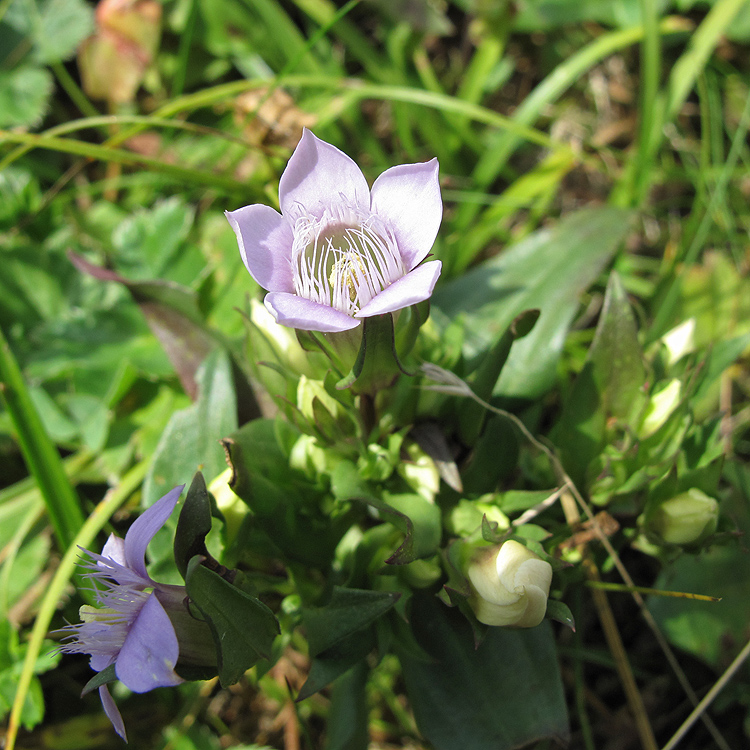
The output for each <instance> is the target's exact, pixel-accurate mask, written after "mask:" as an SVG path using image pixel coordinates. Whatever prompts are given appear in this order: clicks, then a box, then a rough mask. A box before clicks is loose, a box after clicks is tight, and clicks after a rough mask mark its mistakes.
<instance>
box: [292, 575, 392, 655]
mask: <svg viewBox="0 0 750 750" xmlns="http://www.w3.org/2000/svg"><path fill="white" fill-rule="evenodd" d="M400 596H401V594H399V593H397V592H391V591H368V590H365V589H347V588H343V587H341V586H334V588H333V595H332V596H331V600H330V602H328V604H327V605H326V606H324V607H310V608H308V609H305V610H303V612H302V622H303V623H304V625H305V628H306V630H307V641H308V644H309V647H310V653H311V654H312V655H313V656H321V655H326V654H330V653H331V650H332V649H334V647H336V646H337V644H340V643H341V642H342V641H344V639H346V638H347V637H348V636H350V635H352V634H353V633H356V632H358V631H360V630H362V629H363V628H366V627H367V626H368V625H370V624H372V623H373V622H375V620H377V619H378V618H379V617H381V616H382V615H384V614H385V613H386V612H387V611H388V610H389V609H391V607H393V605H394V604H395V603H396V602H397V601H398V599H399V597H400ZM336 655H338V654H336Z"/></svg>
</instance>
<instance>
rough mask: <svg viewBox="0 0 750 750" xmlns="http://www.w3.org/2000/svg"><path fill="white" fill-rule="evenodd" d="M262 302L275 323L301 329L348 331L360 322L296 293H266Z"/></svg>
mask: <svg viewBox="0 0 750 750" xmlns="http://www.w3.org/2000/svg"><path fill="white" fill-rule="evenodd" d="M374 301H375V300H373V302H374ZM264 303H265V305H266V308H267V309H268V311H269V312H270V313H271V315H273V317H274V318H275V319H276V322H277V323H281V325H285V326H289V327H290V328H299V329H300V330H302V331H323V332H326V333H327V332H332V331H348V330H350V329H351V328H356V327H357V326H358V325H359V324H360V321H359V320H356V319H355V318H352V317H350V316H349V315H347V314H346V313H343V312H340V311H339V310H334V309H333V308H332V307H326V306H325V305H321V304H320V303H319V302H313V301H312V300H309V299H305V298H304V297H298V296H297V295H296V294H287V293H286V292H271V293H270V294H267V295H266V298H265V300H264Z"/></svg>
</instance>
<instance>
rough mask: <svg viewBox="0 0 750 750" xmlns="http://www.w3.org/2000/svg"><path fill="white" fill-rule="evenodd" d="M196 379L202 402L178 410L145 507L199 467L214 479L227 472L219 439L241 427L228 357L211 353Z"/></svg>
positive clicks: (159, 455) (161, 450) (155, 461)
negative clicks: (238, 423) (238, 420)
mask: <svg viewBox="0 0 750 750" xmlns="http://www.w3.org/2000/svg"><path fill="white" fill-rule="evenodd" d="M197 380H198V386H199V396H198V400H197V401H196V403H195V404H193V405H192V406H190V407H188V408H187V409H183V410H181V411H178V412H175V414H174V415H173V416H172V419H171V420H170V421H169V424H168V425H167V428H166V430H165V431H164V433H163V435H162V437H161V440H160V441H159V446H158V447H157V449H156V454H155V456H154V459H153V464H152V468H151V470H150V471H149V474H148V476H147V477H146V482H145V486H144V505H145V506H146V507H148V506H150V505H152V504H153V503H154V502H156V500H158V499H159V498H160V497H161V496H162V495H164V494H165V493H166V492H168V491H169V490H171V489H172V487H174V486H176V485H178V484H182V483H183V482H185V480H186V478H187V477H189V476H193V474H195V472H196V470H197V469H198V467H199V466H200V467H202V471H203V473H204V474H205V475H206V476H208V477H210V478H211V479H213V478H214V477H217V476H218V475H219V474H221V472H222V471H224V469H225V468H226V463H225V460H224V452H223V451H222V448H221V445H220V443H219V440H220V439H221V438H223V437H224V436H226V435H228V434H230V433H231V432H232V431H233V430H236V429H237V400H236V396H235V392H234V382H233V378H232V366H231V362H230V360H229V356H228V355H227V353H226V352H224V351H221V350H217V351H215V352H213V353H212V354H211V355H209V357H208V358H207V359H206V361H205V362H204V363H203V365H202V366H201V368H200V369H199V371H198V375H197Z"/></svg>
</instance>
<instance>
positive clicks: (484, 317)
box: [432, 207, 630, 399]
mask: <svg viewBox="0 0 750 750" xmlns="http://www.w3.org/2000/svg"><path fill="white" fill-rule="evenodd" d="M629 217H630V214H629V213H627V212H625V211H622V210H620V209H616V208H611V207H599V208H591V209H584V210H581V211H578V212H576V213H574V214H571V215H569V216H567V217H565V218H564V219H562V220H561V221H560V223H559V224H558V225H557V226H555V227H554V228H553V229H542V230H540V231H537V232H535V233H534V234H532V235H530V236H528V237H526V238H525V239H523V240H522V241H521V242H519V243H518V244H516V245H513V246H512V247H510V248H508V249H507V250H505V251H504V252H503V253H502V254H501V255H498V256H496V257H494V258H491V259H490V260H488V261H486V262H485V263H482V264H481V265H479V266H478V267H477V268H474V269H472V270H471V271H469V272H468V273H466V274H464V275H463V276H462V277H460V278H458V279H456V280H454V281H451V282H449V283H448V284H446V285H445V286H443V287H440V288H438V289H437V290H436V292H435V294H434V295H433V297H432V303H433V307H434V308H435V307H436V308H438V309H439V311H440V313H442V315H443V316H444V320H452V319H453V318H455V317H456V316H458V315H462V316H463V321H464V330H465V340H464V348H463V352H464V356H465V357H466V358H467V360H469V361H470V362H471V361H477V360H478V359H479V358H481V357H482V356H483V355H484V353H485V352H486V351H488V349H489V348H490V346H492V343H493V342H494V341H496V340H497V339H498V337H499V336H500V335H501V334H502V333H503V331H504V330H505V329H506V328H507V327H508V326H509V325H510V323H511V322H512V321H513V319H514V318H515V317H516V316H517V315H519V314H520V313H521V312H523V311H524V310H528V309H531V308H538V309H539V310H541V315H540V317H539V321H538V323H537V324H536V326H535V327H534V330H533V331H532V332H531V333H530V334H529V335H528V336H526V337H525V338H524V339H523V341H519V342H518V343H517V344H516V345H515V346H514V347H513V350H512V352H511V354H510V356H509V357H508V361H507V363H506V364H505V366H504V368H503V372H502V375H501V376H500V380H499V381H498V384H497V386H496V388H495V390H494V393H495V395H503V396H508V397H518V398H527V399H534V398H537V397H539V396H540V395H541V394H543V393H544V392H545V391H547V390H548V389H549V388H550V387H551V386H552V385H553V383H554V381H555V368H556V364H557V360H558V358H559V356H560V353H561V351H562V346H563V342H564V340H565V335H566V334H567V331H568V329H569V327H570V324H571V322H572V321H573V318H574V316H575V314H576V310H577V309H578V304H579V297H580V295H581V294H582V293H583V291H584V290H585V289H586V288H587V287H588V286H589V285H590V284H591V283H592V282H593V281H595V280H596V278H597V277H598V276H599V274H600V273H601V270H602V269H603V267H604V266H605V264H606V263H607V262H608V260H609V259H610V258H611V257H612V255H613V254H614V252H615V251H616V250H617V247H618V246H619V244H620V243H621V241H622V240H623V238H624V236H625V233H626V232H627V229H628V223H629V222H628V219H629Z"/></svg>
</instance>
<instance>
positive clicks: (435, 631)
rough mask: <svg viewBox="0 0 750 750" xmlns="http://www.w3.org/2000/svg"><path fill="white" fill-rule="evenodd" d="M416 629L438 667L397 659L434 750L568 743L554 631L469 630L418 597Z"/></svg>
mask: <svg viewBox="0 0 750 750" xmlns="http://www.w3.org/2000/svg"><path fill="white" fill-rule="evenodd" d="M412 627H413V629H414V634H415V637H416V639H417V641H418V643H419V644H420V645H421V646H422V647H423V648H424V649H425V651H426V652H427V653H428V654H430V656H431V657H432V659H433V661H431V662H425V661H423V660H418V659H414V658H412V657H411V656H409V655H407V654H406V653H401V654H399V658H400V660H401V664H402V667H403V671H404V680H405V682H406V688H407V693H408V696H409V701H410V703H411V705H412V707H413V709H414V716H415V718H416V720H417V724H418V726H419V729H420V731H421V732H422V734H423V735H424V736H425V737H426V739H427V740H428V741H429V742H431V743H432V745H433V746H434V747H435V748H436V750H487V749H488V748H492V750H511V749H513V748H518V747H521V746H522V745H526V744H527V743H530V742H533V741H536V740H540V739H543V738H555V739H557V740H559V741H561V742H563V743H564V742H565V741H566V740H567V737H568V731H569V730H568V720H567V714H566V709H565V695H564V692H563V686H562V680H561V677H560V668H559V665H558V663H557V656H556V653H555V641H554V636H553V634H552V629H551V628H550V627H549V626H548V625H547V624H546V623H542V625H540V626H539V627H536V628H531V629H529V630H509V629H506V628H490V629H489V632H488V633H487V635H486V637H485V638H484V640H483V642H482V643H481V645H480V646H479V647H478V648H476V649H475V648H474V639H473V636H472V631H471V627H470V626H469V624H468V622H467V621H466V619H465V618H464V617H463V616H462V615H461V614H460V612H458V611H457V610H455V609H449V608H447V607H445V606H444V605H443V604H441V603H440V602H439V601H438V600H437V599H435V598H434V597H431V596H419V598H417V597H415V600H414V606H413V607H412Z"/></svg>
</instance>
